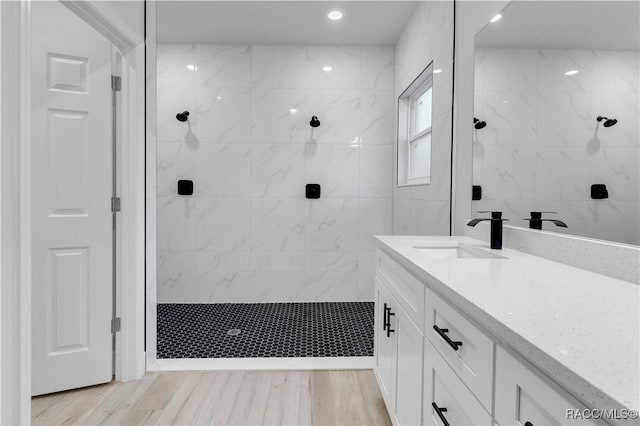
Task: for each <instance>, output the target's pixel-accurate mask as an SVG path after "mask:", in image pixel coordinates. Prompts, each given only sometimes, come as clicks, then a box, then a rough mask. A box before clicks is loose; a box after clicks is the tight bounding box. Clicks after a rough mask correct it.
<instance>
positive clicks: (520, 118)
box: [477, 91, 538, 145]
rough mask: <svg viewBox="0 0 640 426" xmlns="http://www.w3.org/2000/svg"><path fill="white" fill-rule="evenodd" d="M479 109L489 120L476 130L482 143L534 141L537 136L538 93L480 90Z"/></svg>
mask: <svg viewBox="0 0 640 426" xmlns="http://www.w3.org/2000/svg"><path fill="white" fill-rule="evenodd" d="M483 103H484V105H483V109H482V111H483V113H482V114H477V115H479V116H480V117H482V120H484V121H486V122H488V123H491V126H487V127H485V128H484V129H481V131H478V132H477V133H478V134H481V135H482V144H483V145H535V144H536V137H537V132H536V130H537V122H536V117H537V112H538V94H537V93H536V92H524V91H517V92H516V91H487V92H484V93H483Z"/></svg>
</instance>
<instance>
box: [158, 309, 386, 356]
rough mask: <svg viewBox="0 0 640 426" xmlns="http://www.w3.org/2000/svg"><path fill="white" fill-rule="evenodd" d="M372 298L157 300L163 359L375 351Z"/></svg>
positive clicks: (159, 348) (159, 347)
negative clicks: (286, 300) (370, 299)
mask: <svg viewBox="0 0 640 426" xmlns="http://www.w3.org/2000/svg"><path fill="white" fill-rule="evenodd" d="M373 310H374V304H373V302H324V303H214V304H182V303H161V304H158V349H157V350H158V353H157V356H158V358H286V357H347V356H373V315H374V312H373Z"/></svg>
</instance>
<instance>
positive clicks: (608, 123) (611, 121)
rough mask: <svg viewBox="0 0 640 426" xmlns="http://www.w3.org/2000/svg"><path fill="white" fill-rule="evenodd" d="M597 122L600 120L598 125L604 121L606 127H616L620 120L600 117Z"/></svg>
mask: <svg viewBox="0 0 640 426" xmlns="http://www.w3.org/2000/svg"><path fill="white" fill-rule="evenodd" d="M596 120H598V123H599V122H601V121H602V120H604V124H603V126H604V127H611V126H615V125H616V123H617V122H618V120H617V119H615V118H607V117H604V116H602V115H599V116H598V118H596Z"/></svg>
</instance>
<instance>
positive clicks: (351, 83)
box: [307, 46, 360, 89]
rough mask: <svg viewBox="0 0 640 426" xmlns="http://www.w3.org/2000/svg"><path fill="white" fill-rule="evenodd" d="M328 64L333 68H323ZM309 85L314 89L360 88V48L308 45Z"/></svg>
mask: <svg viewBox="0 0 640 426" xmlns="http://www.w3.org/2000/svg"><path fill="white" fill-rule="evenodd" d="M326 66H329V67H332V69H331V70H330V71H325V70H323V67H326ZM307 87H308V88H312V89H354V88H355V89H357V88H359V87H360V48H359V47H352V46H346V47H336V46H308V47H307Z"/></svg>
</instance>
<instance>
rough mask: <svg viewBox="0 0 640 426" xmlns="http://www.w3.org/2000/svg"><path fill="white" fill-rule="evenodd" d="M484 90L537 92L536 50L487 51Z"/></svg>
mask: <svg viewBox="0 0 640 426" xmlns="http://www.w3.org/2000/svg"><path fill="white" fill-rule="evenodd" d="M484 76H485V81H484V90H486V91H488V90H536V89H537V87H538V52H537V51H536V50H526V49H522V50H517V49H485V51H484Z"/></svg>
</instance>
